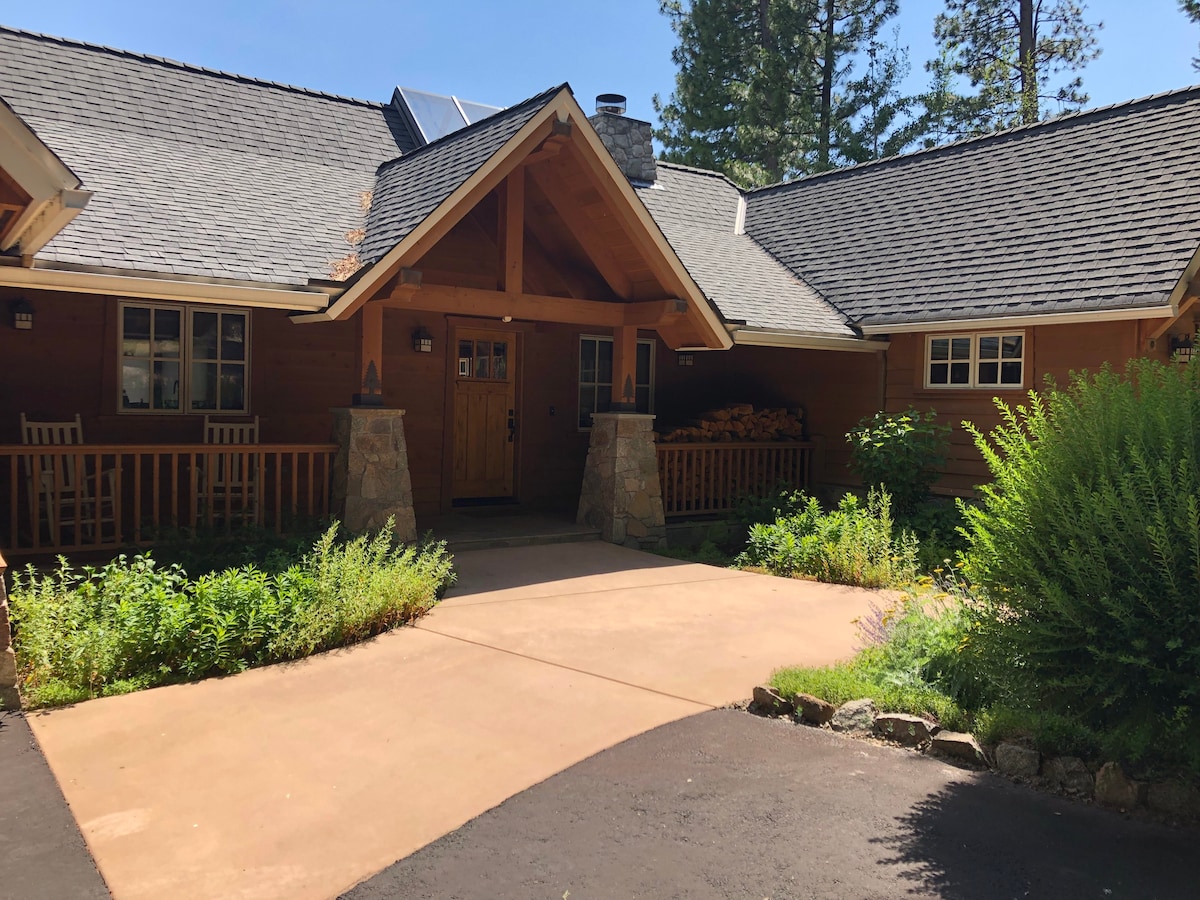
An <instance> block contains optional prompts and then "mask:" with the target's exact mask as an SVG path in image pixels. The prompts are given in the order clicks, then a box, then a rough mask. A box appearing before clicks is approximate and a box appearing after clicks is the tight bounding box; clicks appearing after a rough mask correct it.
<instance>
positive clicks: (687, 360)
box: [675, 353, 696, 366]
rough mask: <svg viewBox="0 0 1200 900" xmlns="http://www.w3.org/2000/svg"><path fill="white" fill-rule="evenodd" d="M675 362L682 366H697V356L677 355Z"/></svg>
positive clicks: (691, 354)
mask: <svg viewBox="0 0 1200 900" xmlns="http://www.w3.org/2000/svg"><path fill="white" fill-rule="evenodd" d="M675 361H676V362H678V363H679V364H680V365H681V366H694V365H695V364H696V354H694V353H677V354H676V355H675Z"/></svg>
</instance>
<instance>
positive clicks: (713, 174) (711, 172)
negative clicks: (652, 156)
mask: <svg viewBox="0 0 1200 900" xmlns="http://www.w3.org/2000/svg"><path fill="white" fill-rule="evenodd" d="M655 164H656V165H660V166H666V167H667V168H668V169H678V170H679V171H681V172H692V173H694V174H696V175H708V176H709V177H710V178H720V179H721V180H722V181H724V182H725V183H726V184H728V185H729V186H730V187H732V188H734V189H735V190H736V191H737V192H738V193H740V194H744V193H746V192H745V191H744V190H743V189H742V188H741V187H740V186H739V185H738V183H737V182H736V181H734V180H733V179H732V178H730V177H729V176H728V175H726V174H725V173H724V172H720V171H718V170H717V169H702V168H700V167H699V166H689V165H685V164H684V163H677V162H671V161H669V160H666V159H659V160H655Z"/></svg>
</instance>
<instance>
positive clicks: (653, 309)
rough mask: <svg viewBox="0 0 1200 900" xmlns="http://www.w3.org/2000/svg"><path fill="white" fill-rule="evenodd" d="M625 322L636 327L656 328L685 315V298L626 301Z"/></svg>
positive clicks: (686, 306) (686, 309) (676, 320)
mask: <svg viewBox="0 0 1200 900" xmlns="http://www.w3.org/2000/svg"><path fill="white" fill-rule="evenodd" d="M624 306H625V324H626V325H633V326H636V327H638V328H658V327H659V326H662V325H667V324H670V323H672V322H678V321H679V320H680V319H682V318H686V317H687V311H688V305H687V301H686V300H645V301H642V302H640V303H626V304H624Z"/></svg>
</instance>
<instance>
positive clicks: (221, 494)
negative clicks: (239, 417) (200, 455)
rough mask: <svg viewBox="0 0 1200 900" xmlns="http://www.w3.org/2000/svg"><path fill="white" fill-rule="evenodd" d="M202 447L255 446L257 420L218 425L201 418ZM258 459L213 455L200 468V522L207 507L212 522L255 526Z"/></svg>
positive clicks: (235, 455) (257, 512)
mask: <svg viewBox="0 0 1200 900" xmlns="http://www.w3.org/2000/svg"><path fill="white" fill-rule="evenodd" d="M204 443H206V444H257V443H258V416H255V417H254V420H253V421H251V422H246V421H240V422H218V421H214V420H213V419H212V417H211V416H205V417H204ZM258 478H259V472H258V458H257V457H254V456H250V457H247V456H245V455H243V454H240V453H214V454H212V455H210V456H206V457H205V459H204V462H203V463H202V464H201V469H200V476H199V479H198V485H197V488H198V490H197V492H198V496H197V498H196V502H197V509H198V510H200V511H201V513H202V515H201V517H200V518H201V519H202V521H204V522H207V521H208V514H209V512H210V510H209V504H211V515H212V519H213V521H214V522H216V521H218V520H219V521H221V522H223V523H225V524H230V523H231V522H233V521H235V520H237V521H241V522H242V523H244V524H257V523H258V521H259V518H258V515H259V510H258V499H259V485H258ZM226 515H228V519H226V518H225V517H226Z"/></svg>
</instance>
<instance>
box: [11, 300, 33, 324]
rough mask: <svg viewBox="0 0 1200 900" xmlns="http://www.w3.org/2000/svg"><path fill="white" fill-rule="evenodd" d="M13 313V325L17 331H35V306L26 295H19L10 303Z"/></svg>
mask: <svg viewBox="0 0 1200 900" xmlns="http://www.w3.org/2000/svg"><path fill="white" fill-rule="evenodd" d="M8 311H9V312H10V313H11V314H12V327H13V328H15V329H17V331H33V306H32V305H30V303H29V301H28V300H26V299H25V298H24V297H18V298H17V299H16V300H14V301H12V303H10V304H8Z"/></svg>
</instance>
